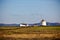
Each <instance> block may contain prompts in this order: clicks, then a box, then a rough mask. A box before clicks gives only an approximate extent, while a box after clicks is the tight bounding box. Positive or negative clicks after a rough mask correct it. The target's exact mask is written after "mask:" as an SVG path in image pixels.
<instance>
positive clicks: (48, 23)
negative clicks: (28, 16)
mask: <svg viewBox="0 0 60 40" xmlns="http://www.w3.org/2000/svg"><path fill="white" fill-rule="evenodd" d="M28 25H29V26H34V25H38V26H41V23H33V24H28ZM0 26H20V24H2V23H0ZM47 26H60V23H50V22H47Z"/></svg>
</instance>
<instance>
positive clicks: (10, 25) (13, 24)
mask: <svg viewBox="0 0 60 40" xmlns="http://www.w3.org/2000/svg"><path fill="white" fill-rule="evenodd" d="M0 26H19V24H1V23H0Z"/></svg>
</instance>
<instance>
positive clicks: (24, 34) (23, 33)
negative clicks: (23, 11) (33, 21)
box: [0, 26, 60, 40]
mask: <svg viewBox="0 0 60 40" xmlns="http://www.w3.org/2000/svg"><path fill="white" fill-rule="evenodd" d="M49 35H50V36H49ZM41 37H42V38H50V39H51V38H60V26H34V27H13V26H11V27H8V26H5V27H0V39H3V38H4V39H7V40H9V39H14V38H15V39H16V40H17V38H18V40H19V39H21V38H23V39H24V38H30V39H31V38H33V40H35V38H37V39H39V38H40V39H41ZM40 39H39V40H40Z"/></svg>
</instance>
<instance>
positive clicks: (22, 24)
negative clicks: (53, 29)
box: [20, 23, 29, 26]
mask: <svg viewBox="0 0 60 40" xmlns="http://www.w3.org/2000/svg"><path fill="white" fill-rule="evenodd" d="M20 26H29V25H28V24H24V23H21V24H20Z"/></svg>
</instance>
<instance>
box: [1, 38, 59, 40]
mask: <svg viewBox="0 0 60 40" xmlns="http://www.w3.org/2000/svg"><path fill="white" fill-rule="evenodd" d="M0 40H60V38H47V37H45V38H11V37H0Z"/></svg>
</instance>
